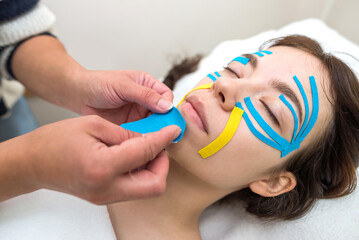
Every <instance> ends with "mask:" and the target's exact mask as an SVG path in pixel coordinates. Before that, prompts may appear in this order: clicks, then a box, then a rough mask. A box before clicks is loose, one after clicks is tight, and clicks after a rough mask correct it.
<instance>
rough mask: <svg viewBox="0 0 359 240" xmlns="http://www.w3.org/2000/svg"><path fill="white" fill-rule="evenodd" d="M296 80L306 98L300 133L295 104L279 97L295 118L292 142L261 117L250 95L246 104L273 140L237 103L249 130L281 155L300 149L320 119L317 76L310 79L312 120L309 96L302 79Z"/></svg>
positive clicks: (246, 99)
mask: <svg viewBox="0 0 359 240" xmlns="http://www.w3.org/2000/svg"><path fill="white" fill-rule="evenodd" d="M293 79H294V81H295V82H296V84H297V86H298V88H299V90H300V92H301V94H302V97H303V100H304V106H305V120H304V122H303V125H302V128H301V129H300V131H299V133H298V134H297V135H296V133H297V130H298V125H299V124H298V117H297V114H296V113H295V110H294V108H293V106H292V105H291V104H290V103H289V102H288V101H287V100H286V99H285V97H284V96H283V95H280V96H279V98H280V99H281V101H282V102H283V103H284V104H285V105H286V106H287V107H288V108H289V110H290V111H291V113H292V115H293V118H294V131H293V136H292V139H291V141H290V142H288V141H287V140H286V139H285V138H283V137H281V136H280V135H279V134H277V133H276V132H275V131H274V130H273V129H272V128H271V127H270V126H269V125H268V124H267V123H266V122H265V120H264V119H263V118H262V117H261V115H260V114H259V113H258V112H257V110H256V109H255V107H254V105H253V104H252V101H251V100H250V98H249V97H247V98H245V99H244V102H245V103H246V106H247V108H248V110H249V111H250V113H251V114H252V116H253V118H254V119H255V120H256V121H257V123H258V124H259V126H260V127H261V128H262V129H263V130H264V131H265V132H266V133H267V134H268V136H270V137H271V138H272V139H273V140H274V141H273V140H271V139H269V138H267V137H266V136H264V135H263V134H262V133H260V132H259V131H258V130H257V129H256V128H255V127H254V125H253V123H252V122H251V120H250V119H249V117H248V115H247V113H246V112H245V111H244V109H243V107H242V104H241V103H240V102H238V103H237V104H236V105H237V107H239V108H241V109H242V110H243V111H244V113H243V118H244V120H245V121H246V123H247V125H248V128H249V130H250V131H251V132H252V133H253V134H254V135H255V136H256V137H257V138H258V139H260V140H261V141H263V142H264V143H266V144H268V145H270V146H272V147H274V148H276V149H278V150H279V151H281V153H282V154H281V157H284V156H286V155H287V154H289V153H290V152H292V151H294V150H296V149H298V148H299V147H300V143H301V142H302V141H303V140H304V138H305V137H306V136H307V135H308V134H309V132H310V131H311V130H312V128H313V126H314V124H315V122H316V121H317V119H318V114H319V96H318V89H317V85H316V83H315V78H314V77H313V76H310V77H309V81H310V86H311V89H312V99H313V108H312V114H311V116H310V120H309V122H308V115H309V104H308V99H307V96H306V94H305V92H304V89H303V86H302V84H301V83H300V81H299V80H298V78H297V77H296V76H294V77H293Z"/></svg>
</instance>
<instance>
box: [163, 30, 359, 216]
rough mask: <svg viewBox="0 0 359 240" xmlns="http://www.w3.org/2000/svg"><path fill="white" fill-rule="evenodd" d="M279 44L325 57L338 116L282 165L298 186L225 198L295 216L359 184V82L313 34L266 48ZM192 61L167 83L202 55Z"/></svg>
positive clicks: (260, 211) (263, 212)
mask: <svg viewBox="0 0 359 240" xmlns="http://www.w3.org/2000/svg"><path fill="white" fill-rule="evenodd" d="M275 46H288V47H293V48H296V49H300V50H302V51H305V52H307V53H309V54H311V55H313V56H314V57H316V58H317V59H319V60H320V61H321V63H322V65H323V67H324V70H325V71H327V72H328V76H329V81H330V96H331V99H332V101H331V103H332V105H333V109H334V116H333V119H332V121H331V122H330V123H329V125H328V126H327V129H326V131H323V134H322V136H320V137H318V138H317V139H316V141H315V142H314V143H312V144H311V145H310V146H309V147H306V148H305V149H302V150H300V151H297V152H296V153H295V154H293V156H292V157H291V158H290V159H289V160H288V161H287V162H286V163H285V164H284V166H283V167H282V168H281V169H283V170H284V169H285V170H287V171H289V172H292V173H293V174H294V175H295V176H296V179H297V185H296V187H295V188H294V189H293V190H292V191H290V192H287V193H284V194H282V195H279V196H276V197H262V196H260V195H258V194H255V193H253V192H252V191H251V190H250V189H249V188H245V189H242V190H240V191H237V192H234V193H232V194H229V195H227V196H226V197H224V198H223V199H221V200H220V201H219V203H221V204H223V203H233V202H238V200H241V201H242V202H244V205H245V208H246V210H247V211H248V212H250V213H252V214H254V215H256V216H258V217H263V218H268V219H294V218H297V217H299V216H302V215H303V214H304V213H306V212H307V211H308V210H309V209H310V208H311V207H312V206H313V204H314V203H315V201H316V200H317V199H324V198H336V197H341V196H344V195H347V194H349V193H351V192H352V191H353V190H354V189H355V186H356V168H357V167H358V164H359V159H358V157H359V82H358V79H357V78H356V76H355V74H354V73H353V72H352V71H351V69H350V68H349V67H348V66H347V65H346V64H345V63H343V62H342V61H341V60H339V59H338V58H337V57H335V56H333V55H332V54H329V53H325V52H324V51H323V49H322V48H321V46H320V45H319V43H318V42H316V41H315V40H313V39H310V38H308V37H305V36H301V35H290V36H285V37H281V38H276V39H272V40H269V41H267V42H265V43H264V44H263V45H262V46H261V47H260V49H261V50H262V49H265V48H268V47H275ZM190 62H192V66H191V68H186V69H187V70H185V69H184V68H181V67H179V66H180V65H181V64H177V65H176V66H175V67H174V68H173V69H172V70H171V71H170V74H169V75H167V77H166V78H165V83H168V82H170V81H172V84H173V85H174V82H175V81H173V79H174V78H173V71H174V70H175V69H177V70H181V71H180V72H177V73H176V75H177V76H180V77H182V76H183V75H185V74H186V73H189V72H191V71H190V70H192V71H194V70H195V69H196V67H197V65H198V63H199V60H198V57H197V58H195V59H186V60H185V63H186V64H187V65H188V64H189V63H190ZM194 64H195V65H196V66H195V67H194ZM186 71H187V72H186ZM171 75H172V76H171Z"/></svg>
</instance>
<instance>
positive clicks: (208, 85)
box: [177, 83, 213, 107]
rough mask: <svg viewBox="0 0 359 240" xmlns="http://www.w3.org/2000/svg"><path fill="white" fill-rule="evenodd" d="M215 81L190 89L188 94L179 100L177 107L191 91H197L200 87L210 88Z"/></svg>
mask: <svg viewBox="0 0 359 240" xmlns="http://www.w3.org/2000/svg"><path fill="white" fill-rule="evenodd" d="M212 84H213V83H208V84H204V85H201V86H198V87H196V88H193V89H192V90H191V91H189V92H188V93H187V94H186V95H184V97H183V98H182V100H181V101H180V102H179V104H177V107H178V106H179V105H180V104H181V103H182V102H183V101H184V99H185V98H186V97H187V95H188V94H190V93H191V92H193V91H196V90H198V89H209V88H211V86H212Z"/></svg>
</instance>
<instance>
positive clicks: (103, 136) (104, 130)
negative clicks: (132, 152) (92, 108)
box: [86, 116, 142, 146]
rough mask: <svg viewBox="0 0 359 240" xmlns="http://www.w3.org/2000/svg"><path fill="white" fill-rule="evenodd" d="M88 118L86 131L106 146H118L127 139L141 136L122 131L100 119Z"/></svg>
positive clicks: (120, 128) (122, 129)
mask: <svg viewBox="0 0 359 240" xmlns="http://www.w3.org/2000/svg"><path fill="white" fill-rule="evenodd" d="M88 118H89V120H88V121H89V123H88V126H87V129H86V130H87V131H88V132H89V133H90V134H91V135H92V136H93V137H95V138H97V139H99V140H100V141H102V142H103V143H105V144H106V145H107V146H113V145H119V144H121V143H122V142H124V141H126V140H128V139H131V138H136V137H141V136H142V134H141V133H137V132H133V131H130V130H127V129H124V128H122V127H120V126H118V125H116V124H114V123H112V122H110V121H107V120H105V119H103V118H101V117H98V116H90V117H88Z"/></svg>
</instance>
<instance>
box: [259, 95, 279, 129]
mask: <svg viewBox="0 0 359 240" xmlns="http://www.w3.org/2000/svg"><path fill="white" fill-rule="evenodd" d="M259 101H260V102H261V103H262V104H263V106H264V108H265V109H266V111H267V112H268V114H269V116H270V118H271V119H272V120H273V122H274V124H275V125H277V126H278V127H280V123H279V121H278V119H277V118H276V116H275V115H274V114H273V112H272V110H271V109H270V108H269V107H268V105H267V104H266V103H265V102H264V101H262V100H259Z"/></svg>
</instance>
